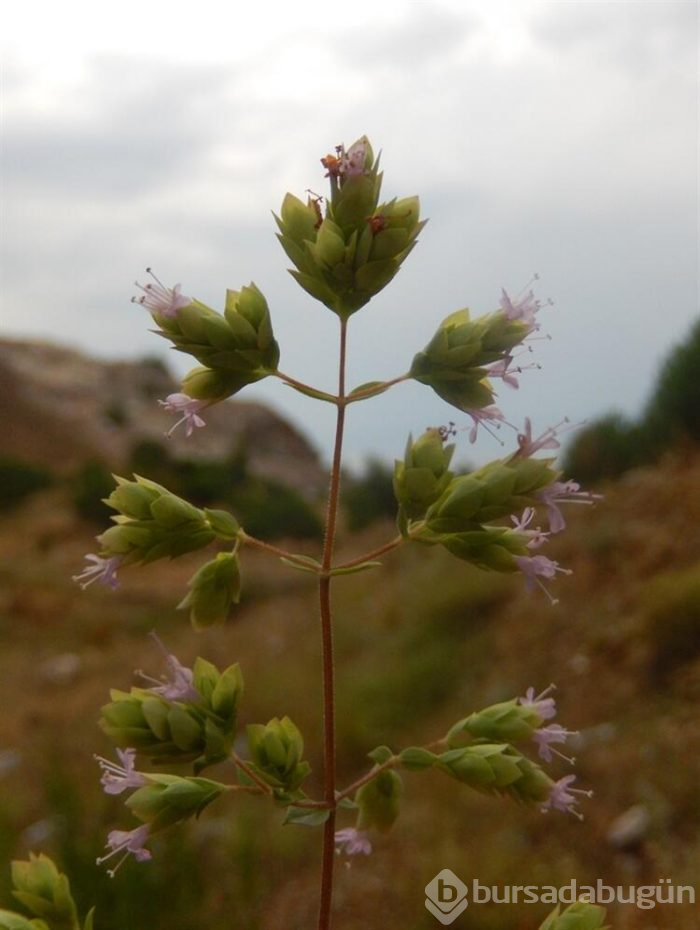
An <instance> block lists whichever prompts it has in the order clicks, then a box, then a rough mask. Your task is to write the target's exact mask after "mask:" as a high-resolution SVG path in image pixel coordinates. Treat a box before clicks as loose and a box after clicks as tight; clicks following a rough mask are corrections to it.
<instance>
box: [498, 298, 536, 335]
mask: <svg viewBox="0 0 700 930" xmlns="http://www.w3.org/2000/svg"><path fill="white" fill-rule="evenodd" d="M500 305H501V310H502V311H503V315H504V316H505V317H506V319H508V320H519V321H520V322H521V323H524V324H525V325H526V326H528V327H529V328H530V330H531V331H532V330H535V329H539V324H538V323H536V322H535V317H536V315H537V313H538V312H539V310H540V309H541V307H542V304H541V303H540V301H539V300H536V298H535V295H534V294H533V292H532V291H528V292H527V293H526V294H525V295H524V296H523V297H515V298H511V297H509V296H508V293H507V292H506V291H505V290H504V289H501V301H500Z"/></svg>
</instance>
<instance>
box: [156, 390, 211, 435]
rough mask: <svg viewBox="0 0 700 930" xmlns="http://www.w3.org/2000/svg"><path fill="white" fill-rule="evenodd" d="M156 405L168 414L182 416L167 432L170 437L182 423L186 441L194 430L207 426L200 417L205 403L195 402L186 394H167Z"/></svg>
mask: <svg viewBox="0 0 700 930" xmlns="http://www.w3.org/2000/svg"><path fill="white" fill-rule="evenodd" d="M158 403H159V404H160V405H161V407H162V408H163V409H164V410H166V411H167V412H168V413H181V414H182V416H181V417H180V419H179V420H178V421H177V423H176V424H175V425H174V426H172V427H171V428H170V429H169V430H168V433H167V435H168V436H172V434H173V433H174V432H175V430H176V429H177V428H178V426H180V425H181V424H182V423H184V424H185V436H187V438H188V439H189V437H190V436H191V435H192V433H193V432H194V431H195V428H201V427H202V426H206V425H207V424H206V422H205V420H203V419H202V417H201V416H200V413H201V412H202V410H203V409H204V408H205V407H206V406H207V405H206V402H205V401H203V400H196V399H195V398H193V397H188V395H187V394H179V393H178V394H168V396H167V397H166V398H165V400H159V401H158Z"/></svg>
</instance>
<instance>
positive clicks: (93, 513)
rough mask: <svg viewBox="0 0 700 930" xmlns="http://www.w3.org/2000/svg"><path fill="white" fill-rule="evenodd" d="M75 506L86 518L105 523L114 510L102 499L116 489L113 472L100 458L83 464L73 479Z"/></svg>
mask: <svg viewBox="0 0 700 930" xmlns="http://www.w3.org/2000/svg"><path fill="white" fill-rule="evenodd" d="M71 485H72V489H73V494H72V497H73V506H74V507H75V509H76V510H77V512H78V513H79V514H80V516H81V517H82V518H83V519H84V520H91V521H92V522H93V523H98V524H103V523H104V522H105V521H106V520H108V519H109V517H110V515H111V513H112V511H111V510H110V509H109V507H107V505H106V504H104V503H103V501H102V499H103V498H104V497H107V496H108V495H109V494H110V493H111V492H112V491H113V490H114V478H113V477H112V472H111V471H110V469H109V468H108V467H107V466H106V465H105V464H104V462H101V461H99V460H98V459H91V460H90V461H88V462H85V464H84V465H82V466H81V467H80V468H79V469H78V471H77V472H76V474H75V475H74V476H73V478H72V480H71Z"/></svg>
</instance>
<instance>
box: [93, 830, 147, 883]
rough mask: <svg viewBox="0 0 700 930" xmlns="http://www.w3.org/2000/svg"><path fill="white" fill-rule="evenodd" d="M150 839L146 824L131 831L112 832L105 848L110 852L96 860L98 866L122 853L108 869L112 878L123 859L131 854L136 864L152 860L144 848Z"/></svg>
mask: <svg viewBox="0 0 700 930" xmlns="http://www.w3.org/2000/svg"><path fill="white" fill-rule="evenodd" d="M149 837H150V831H149V826H148V824H143V825H142V826H140V827H136V828H135V829H133V830H128V831H127V830H112V832H111V833H110V834H109V836H108V837H107V843H106V846H107V848H108V849H109V850H110V851H109V852H108V853H107V855H106V856H100V857H98V859H97V860H96V862H97V864H98V865H102V863H103V862H106V861H107V860H108V859H111V858H112V856H116V854H117V853H120V852H123V853H124V855H123V856H122V857H121V859H120V860H119V862H117V864H116V865H115V866H114V868H113V869H108V870H107V874H108V875H109V876H110V877H111V878H114V875H115V873H116V871H117V869H118V868H119V866H120V865H121V864H122V862H124V860H125V859H127V858H128V857H129V854H131V855H132V856H133V857H134V859H136V861H137V862H147V861H148V860H149V859H152V858H153V857H152V855H151V852H150V850H148V849H146V848H145V843H146V841H147V840H148V839H149Z"/></svg>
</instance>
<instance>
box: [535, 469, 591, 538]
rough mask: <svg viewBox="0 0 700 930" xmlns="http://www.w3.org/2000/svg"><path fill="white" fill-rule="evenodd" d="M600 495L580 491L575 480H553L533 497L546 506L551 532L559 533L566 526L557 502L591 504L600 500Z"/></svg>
mask: <svg viewBox="0 0 700 930" xmlns="http://www.w3.org/2000/svg"><path fill="white" fill-rule="evenodd" d="M602 496H603V495H602V494H592V493H590V492H589V491H582V490H581V486H580V485H579V484H577V483H576V482H575V481H554V482H552V484H550V485H548V486H547V487H546V488H542V490H540V491H537V492H536V494H535V497H537V498H538V499H539V500H541V501H542V503H543V504H544V505H545V507H546V508H547V516H548V518H549V530H550V532H551V533H560V532H561V531H562V530H563V529H564V527H565V526H566V521H565V520H564V516H563V514H562V512H561V510H560V509H559V504H592V503H593V502H594V501H596V500H600V499H601V498H602Z"/></svg>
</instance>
